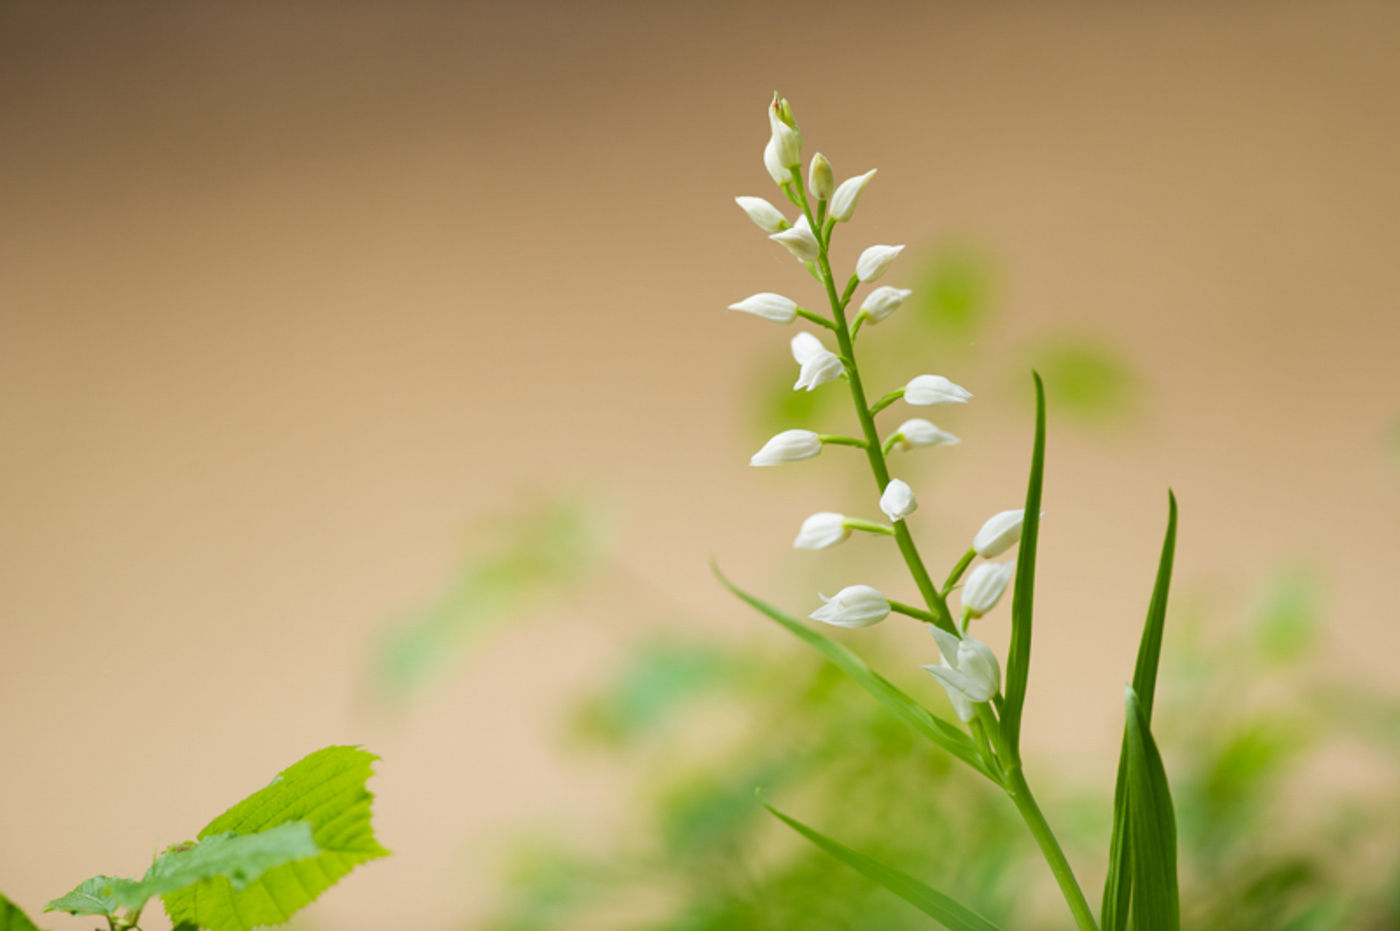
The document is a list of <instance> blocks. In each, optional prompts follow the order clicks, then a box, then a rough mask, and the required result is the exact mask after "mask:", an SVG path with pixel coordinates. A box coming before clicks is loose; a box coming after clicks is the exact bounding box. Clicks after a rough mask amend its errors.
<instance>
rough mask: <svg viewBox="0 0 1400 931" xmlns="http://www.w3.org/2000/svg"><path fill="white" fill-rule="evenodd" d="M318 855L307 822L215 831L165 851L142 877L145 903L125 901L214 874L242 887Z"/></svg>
mask: <svg viewBox="0 0 1400 931" xmlns="http://www.w3.org/2000/svg"><path fill="white" fill-rule="evenodd" d="M320 853H321V848H320V847H317V846H316V841H315V840H313V839H312V836H311V825H310V824H308V823H307V822H305V821H293V822H289V823H287V824H279V825H278V826H277V827H275V828H269V829H268V830H266V831H259V832H258V833H256V834H234V833H232V832H226V833H224V834H213V835H210V836H209V837H206V838H204V839H203V840H201V841H200V842H199V843H197V844H193V845H184V844H182V845H180V846H178V847H173V848H171V849H170V850H167V851H166V852H165V853H163V854H161V855H160V857H158V858H157V859H156V862H155V863H152V864H151V868H150V869H149V870H147V871H146V875H145V877H144V878H143V879H142V880H141V883H140V887H141V889H140V891H141V892H142V893H143V896H142V900H141V902H136V903H130V904H128V903H125V902H124V903H122V904H123V905H126V906H127V907H139V906H140V905H141V904H142V903H143V902H144V901H145V900H146V899H147V898H150V897H151V896H157V895H160V896H164V895H169V894H170V893H172V892H176V891H177V890H180V889H183V888H185V887H186V886H192V885H194V884H195V883H197V882H199V881H201V880H204V879H211V878H213V877H215V876H224V877H227V879H228V881H229V883H230V884H232V886H233V888H234V890H242V889H244V888H246V887H247V886H248V884H249V883H252V882H253V881H254V880H256V879H257V878H258V877H259V876H261V875H262V874H263V873H265V872H267V871H268V870H270V869H272V868H273V867H277V866H281V865H283V864H284V863H295V862H296V861H298V860H305V859H307V858H308V857H314V856H317V855H319V854H320Z"/></svg>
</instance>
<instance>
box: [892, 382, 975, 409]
mask: <svg viewBox="0 0 1400 931" xmlns="http://www.w3.org/2000/svg"><path fill="white" fill-rule="evenodd" d="M971 397H972V392H971V391H968V390H967V389H966V388H964V387H963V386H962V385H955V384H953V383H952V382H951V381H949V380H948V379H946V378H944V377H943V376H942V375H916V376H915V377H913V378H911V379H910V380H909V384H907V385H905V386H904V401H905V403H907V404H914V405H917V406H921V407H922V406H927V405H929V404H966V403H967V401H968V399H970V398H971Z"/></svg>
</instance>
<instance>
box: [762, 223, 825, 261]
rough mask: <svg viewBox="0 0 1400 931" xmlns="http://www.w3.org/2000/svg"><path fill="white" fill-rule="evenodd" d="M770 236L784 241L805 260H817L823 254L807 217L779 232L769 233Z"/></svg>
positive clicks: (800, 258)
mask: <svg viewBox="0 0 1400 931" xmlns="http://www.w3.org/2000/svg"><path fill="white" fill-rule="evenodd" d="M768 238H769V239H771V240H773V241H774V242H779V243H782V244H783V245H784V246H786V247H787V250H788V251H789V252H791V253H792V254H793V255H795V256H797V258H798V259H799V260H801V261H803V262H815V261H816V260H817V259H818V258H819V257H820V256H821V248H822V247H821V245H820V244H818V242H817V237H816V236H814V235H812V227H811V226H810V225H809V224H808V223H807V218H806V217H805V216H804V217H799V218H798V220H797V222H796V223H794V224H793V225H792V226H790V227H788V228H787V229H785V230H783V231H781V232H778V233H769V234H768Z"/></svg>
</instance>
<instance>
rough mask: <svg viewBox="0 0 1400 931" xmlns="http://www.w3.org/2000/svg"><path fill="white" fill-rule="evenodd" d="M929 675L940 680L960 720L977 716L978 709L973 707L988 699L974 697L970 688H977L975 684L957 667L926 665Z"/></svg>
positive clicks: (968, 719)
mask: <svg viewBox="0 0 1400 931" xmlns="http://www.w3.org/2000/svg"><path fill="white" fill-rule="evenodd" d="M924 668H925V669H927V670H928V671H929V675H931V676H933V677H934V678H935V679H937V680H938V683H939V685H941V686H943V688H944V690H945V691H946V692H947V693H948V699H949V700H950V701H951V702H952V703H953V711H954V712H956V713H957V715H958V720H959V721H964V722H966V721H971V720H972V719H973V718H974V717H976V716H977V709H976V708H974V707H973V705H974V703H976V702H978V701H986V699H985V698H984V699H977V698H973V697H972V695H971V694H970V693H969V689H972V690H976V686H974V685H973V684H972V683H971V682H970V681H969V680H968V678H967V676H965V675H963V674H962V673H961V672H958V670H956V669H949V668H948V667H946V666H931V665H930V666H925V667H924Z"/></svg>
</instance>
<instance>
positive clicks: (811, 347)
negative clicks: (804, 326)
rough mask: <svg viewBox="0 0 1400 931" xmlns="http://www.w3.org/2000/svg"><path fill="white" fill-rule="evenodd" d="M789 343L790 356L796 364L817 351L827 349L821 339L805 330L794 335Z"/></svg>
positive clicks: (820, 351) (804, 360)
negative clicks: (790, 346)
mask: <svg viewBox="0 0 1400 931" xmlns="http://www.w3.org/2000/svg"><path fill="white" fill-rule="evenodd" d="M791 345H792V357H793V359H795V360H796V361H797V364H798V365H801V364H803V363H804V362H806V361H807V360H808V359H810V358H812V357H813V356H815V355H817V354H818V353H823V352H826V351H827V350H826V347H825V346H823V345H822V341H821V340H819V339H817V338H816V337H815V336H813V335H812V334H811V333H808V332H807V331H806V330H803V331H802V332H801V333H798V334H796V335H794V336H793V338H792V343H791Z"/></svg>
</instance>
